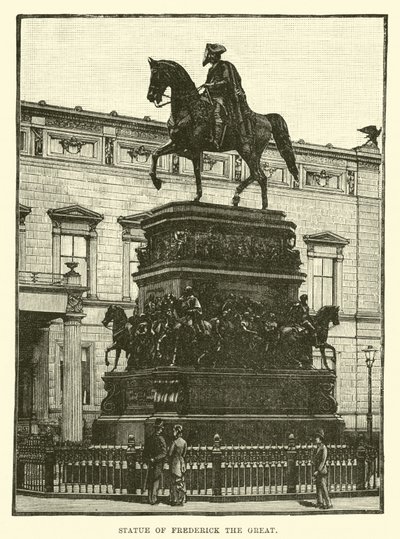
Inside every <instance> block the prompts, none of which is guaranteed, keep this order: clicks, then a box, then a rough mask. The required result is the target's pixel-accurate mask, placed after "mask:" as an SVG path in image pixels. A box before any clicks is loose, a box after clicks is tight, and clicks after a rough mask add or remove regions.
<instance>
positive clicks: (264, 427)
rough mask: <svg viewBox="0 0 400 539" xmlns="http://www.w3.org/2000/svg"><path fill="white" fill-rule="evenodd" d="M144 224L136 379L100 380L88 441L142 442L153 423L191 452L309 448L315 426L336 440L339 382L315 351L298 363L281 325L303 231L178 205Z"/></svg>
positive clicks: (267, 214)
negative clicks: (290, 441)
mask: <svg viewBox="0 0 400 539" xmlns="http://www.w3.org/2000/svg"><path fill="white" fill-rule="evenodd" d="M141 227H142V229H143V231H144V234H145V237H146V240H147V246H146V247H145V248H140V249H138V250H137V253H138V260H139V264H140V265H139V270H138V272H137V273H135V274H133V277H134V280H135V281H136V283H137V285H138V287H139V313H142V315H141V316H138V317H137V319H135V317H133V322H132V323H133V325H134V327H135V330H134V337H133V343H134V345H133V347H132V358H130V361H129V362H128V368H129V369H130V371H129V372H125V373H118V372H114V373H109V374H105V375H104V377H103V380H104V383H105V389H106V391H107V397H106V398H105V399H104V401H103V403H102V406H101V409H102V414H101V416H100V418H99V419H98V420H97V421H95V423H94V425H93V436H94V439H93V441H94V442H97V443H116V444H125V443H127V440H128V435H130V434H133V435H134V436H135V439H136V440H137V441H140V442H142V441H143V440H144V437H145V435H146V432H147V431H148V429H149V428H150V426H151V424H152V423H153V421H154V419H155V417H156V416H157V417H163V418H164V420H165V423H166V425H167V431H169V435H170V434H171V430H172V425H173V423H177V422H179V423H181V424H182V425H183V426H184V429H185V438H186V439H187V441H188V442H189V443H190V444H211V443H212V440H213V439H214V435H215V434H216V433H218V434H219V435H220V436H221V437H222V439H223V442H224V443H226V444H248V443H263V444H268V443H276V442H280V443H282V442H284V441H286V440H287V437H288V435H289V434H291V433H292V434H294V435H295V436H296V438H297V439H298V440H300V441H302V442H306V441H308V440H309V439H310V438H311V437H312V436H313V434H314V432H315V430H316V429H317V428H323V429H324V430H325V431H326V434H327V440H329V441H332V442H338V441H340V437H341V431H342V429H343V421H342V419H341V418H340V417H339V416H337V415H336V409H337V403H336V401H335V398H334V387H335V380H336V377H335V375H334V374H332V373H331V372H330V371H327V370H325V371H322V370H313V369H311V368H309V367H310V365H311V362H310V361H309V359H310V357H311V353H308V351H309V349H310V348H311V345H308V348H307V350H306V352H307V353H306V352H304V351H301V350H300V352H299V354H298V358H297V356H295V355H293V353H292V348H291V346H293V345H292V344H291V345H288V344H286V347H285V346H283V345H282V342H281V341H282V335H281V334H280V333H279V331H280V330H279V329H278V324H280V325H279V327H285V326H284V325H283V324H285V323H286V324H287V323H288V322H287V321H286V320H285V312H286V309H287V307H288V306H289V305H292V304H293V302H294V301H295V300H297V299H298V290H299V287H300V285H301V283H302V282H303V281H304V279H305V274H304V273H301V271H300V266H301V261H300V256H299V252H298V251H297V250H296V249H295V244H296V235H295V230H296V225H295V224H294V223H292V222H290V221H287V220H286V218H285V214H284V213H283V212H280V211H270V210H252V209H247V208H231V207H226V206H219V205H212V204H195V203H192V202H182V203H171V204H167V205H165V206H161V207H159V208H155V209H154V210H152V211H151V212H150V213H149V214H147V215H146V216H144V217H143V218H142V220H141ZM189 285H190V287H191V288H192V289H193V290H191V289H190V288H189V290H186V291H185V288H186V287H187V286H189ZM184 291H185V294H186V295H185V294H183V293H184ZM169 294H171V295H172V296H173V297H172V299H171V296H169ZM191 294H192V295H191ZM167 295H168V296H167ZM182 295H183V297H181V296H182ZM177 298H180V299H177ZM163 301H164V303H162V302H163ZM185 302H186V303H185ZM183 306H184V307H183ZM185 309H186V310H185ZM250 311H252V312H250ZM177 327H178V328H179V329H178V330H177V329H176V328H177ZM201 327H202V328H203V329H201ZM196 328H197V329H196ZM268 332H270V333H268ZM271 334H272V335H273V337H272V338H270V337H269V336H270V335H271ZM274 338H275V340H274ZM163 339H164V340H163ZM168 339H169V340H168ZM174 339H175V340H174ZM268 339H270V340H268ZM278 341H279V344H280V345H281V348H280V349H279V346H278V344H277V343H278ZM161 343H162V346H161ZM166 343H167V344H168V343H169V348H168V346H167V344H166ZM284 343H285V341H284ZM306 344H308V343H306ZM304 355H305V359H304V357H303V356H304ZM306 360H307V361H306ZM167 365H170V366H169V367H168V366H167ZM150 367H151V368H150ZM300 367H302V368H300ZM149 432H150V431H149ZM166 434H167V432H166ZM167 436H168V434H167Z"/></svg>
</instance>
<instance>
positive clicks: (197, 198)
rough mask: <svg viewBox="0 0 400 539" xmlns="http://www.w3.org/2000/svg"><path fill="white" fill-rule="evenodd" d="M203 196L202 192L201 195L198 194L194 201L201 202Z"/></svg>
mask: <svg viewBox="0 0 400 539" xmlns="http://www.w3.org/2000/svg"><path fill="white" fill-rule="evenodd" d="M202 196H203V194H200V195H196V196H195V197H194V199H193V202H200V199H201V197H202Z"/></svg>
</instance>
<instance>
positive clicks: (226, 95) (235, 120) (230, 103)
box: [203, 43, 253, 153]
mask: <svg viewBox="0 0 400 539" xmlns="http://www.w3.org/2000/svg"><path fill="white" fill-rule="evenodd" d="M225 51H226V48H225V47H224V46H223V45H219V44H218V43H207V45H206V49H205V52H204V59H203V66H206V65H207V64H211V67H210V69H209V71H208V75H207V80H206V83H205V84H204V87H205V88H207V90H208V91H209V93H210V95H211V97H212V99H213V101H214V106H215V108H214V119H215V127H214V141H213V143H214V146H215V149H216V150H217V151H220V150H221V148H222V144H223V139H224V136H225V129H226V122H225V120H224V111H225V115H227V116H228V120H230V124H231V125H232V128H233V129H234V130H235V133H236V135H237V136H238V138H239V140H240V142H241V146H242V150H243V152H244V153H250V140H251V138H252V136H253V132H252V131H253V130H252V123H251V110H250V108H249V106H248V104H247V99H246V94H245V92H244V90H243V88H242V80H241V78H240V75H239V73H238V71H237V69H236V67H235V66H234V65H233V64H231V63H230V62H227V61H224V60H221V55H222V54H223V53H224V52H225Z"/></svg>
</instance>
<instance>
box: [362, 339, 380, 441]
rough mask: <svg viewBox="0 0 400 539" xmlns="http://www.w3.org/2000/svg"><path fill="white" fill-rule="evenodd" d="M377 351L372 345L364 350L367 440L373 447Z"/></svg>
mask: <svg viewBox="0 0 400 539" xmlns="http://www.w3.org/2000/svg"><path fill="white" fill-rule="evenodd" d="M377 351H378V350H377V349H376V348H374V347H373V346H372V345H371V344H369V345H368V346H367V348H364V349H363V352H364V354H365V363H366V365H367V369H368V412H367V438H368V442H369V444H370V445H372V367H373V364H374V362H375V356H376V353H377Z"/></svg>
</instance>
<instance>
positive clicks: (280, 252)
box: [133, 202, 305, 311]
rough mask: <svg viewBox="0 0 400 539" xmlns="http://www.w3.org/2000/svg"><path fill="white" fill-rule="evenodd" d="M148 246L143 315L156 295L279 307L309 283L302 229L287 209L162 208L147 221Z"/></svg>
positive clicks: (143, 255)
mask: <svg viewBox="0 0 400 539" xmlns="http://www.w3.org/2000/svg"><path fill="white" fill-rule="evenodd" d="M141 226H142V228H143V230H144V234H145V237H146V239H147V242H148V243H147V247H146V248H142V249H139V250H138V258H139V263H140V266H139V271H138V272H137V273H135V274H133V278H134V280H135V282H136V283H137V285H138V286H139V310H140V311H142V310H143V309H144V305H145V302H146V299H147V298H148V297H149V296H150V295H151V294H153V295H156V296H161V295H163V294H166V293H172V294H173V295H174V296H175V297H179V296H181V294H182V292H183V290H184V288H185V287H186V286H187V285H190V286H192V287H193V288H194V289H195V291H196V293H197V294H198V295H203V296H206V295H209V294H210V293H213V294H215V293H216V292H219V293H222V294H224V293H225V294H228V293H231V292H233V293H235V294H237V295H243V296H245V297H248V298H250V299H253V300H257V301H263V302H267V303H270V304H271V305H274V304H276V303H281V302H282V301H285V300H289V301H290V300H293V301H294V300H296V299H297V292H298V289H299V287H300V285H301V283H302V282H303V281H304V279H305V274H304V273H301V272H300V270H299V269H300V265H301V261H300V257H299V253H298V251H297V250H296V249H294V247H295V242H296V236H295V230H296V225H295V224H294V223H292V222H290V221H287V220H286V219H285V214H284V213H283V212H281V211H273V210H253V209H248V208H231V207H227V206H221V205H214V204H196V203H192V202H182V203H171V204H167V205H165V206H161V207H159V208H155V209H154V210H153V211H152V212H151V215H150V216H148V217H145V218H144V219H143V220H142V221H141Z"/></svg>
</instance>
